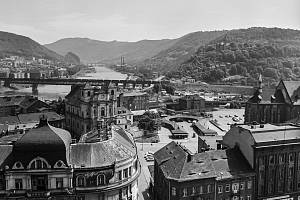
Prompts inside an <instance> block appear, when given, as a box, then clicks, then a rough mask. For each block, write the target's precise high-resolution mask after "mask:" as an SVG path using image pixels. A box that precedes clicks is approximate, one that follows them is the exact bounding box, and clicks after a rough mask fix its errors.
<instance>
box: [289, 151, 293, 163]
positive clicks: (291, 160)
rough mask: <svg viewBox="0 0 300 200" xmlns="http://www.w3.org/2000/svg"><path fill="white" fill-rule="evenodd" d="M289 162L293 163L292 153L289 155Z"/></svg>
mask: <svg viewBox="0 0 300 200" xmlns="http://www.w3.org/2000/svg"><path fill="white" fill-rule="evenodd" d="M289 162H294V154H293V153H290V154H289Z"/></svg>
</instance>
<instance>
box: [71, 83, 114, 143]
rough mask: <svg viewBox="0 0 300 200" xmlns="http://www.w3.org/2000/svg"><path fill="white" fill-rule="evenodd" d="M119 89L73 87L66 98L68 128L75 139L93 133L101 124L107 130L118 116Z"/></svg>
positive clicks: (87, 86)
mask: <svg viewBox="0 0 300 200" xmlns="http://www.w3.org/2000/svg"><path fill="white" fill-rule="evenodd" d="M117 97H118V94H117V88H116V87H115V86H113V85H108V86H102V87H101V88H100V87H93V86H90V85H85V86H72V88H71V92H70V93H69V94H68V95H67V96H66V101H65V104H66V108H65V109H66V128H67V130H69V131H70V132H71V133H72V134H73V135H74V137H75V138H80V136H81V135H82V134H84V133H87V132H89V131H91V130H92V129H93V128H95V127H96V126H97V125H98V123H99V122H100V123H101V124H100V126H101V127H103V128H106V127H107V126H108V124H109V123H110V122H111V120H112V119H113V118H114V117H115V116H116V115H117Z"/></svg>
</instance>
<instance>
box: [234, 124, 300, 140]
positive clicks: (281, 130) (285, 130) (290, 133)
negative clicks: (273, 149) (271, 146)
mask: <svg viewBox="0 0 300 200" xmlns="http://www.w3.org/2000/svg"><path fill="white" fill-rule="evenodd" d="M239 127H241V128H243V129H246V130H248V131H249V132H250V133H252V137H253V139H254V140H255V142H256V143H267V142H274V141H275V142H284V141H285V142H288V141H289V140H299V141H300V127H297V126H292V125H284V126H276V125H272V124H264V125H263V126H260V125H239Z"/></svg>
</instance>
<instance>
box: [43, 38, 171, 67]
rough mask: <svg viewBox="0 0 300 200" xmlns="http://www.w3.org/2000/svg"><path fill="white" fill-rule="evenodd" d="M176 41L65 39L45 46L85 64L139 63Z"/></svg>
mask: <svg viewBox="0 0 300 200" xmlns="http://www.w3.org/2000/svg"><path fill="white" fill-rule="evenodd" d="M175 42H176V40H169V39H163V40H141V41H138V42H119V41H111V42H105V41H99V40H92V39H88V38H65V39H61V40H58V41H56V42H54V43H51V44H46V45H45V46H46V47H47V48H49V49H51V50H53V51H55V52H57V53H59V54H61V55H65V54H67V53H68V52H73V53H75V54H76V55H78V56H79V57H80V59H81V61H83V62H104V63H114V64H117V63H119V62H120V57H121V56H124V57H125V62H126V63H137V62H140V61H143V60H145V59H146V58H150V57H152V56H154V55H156V54H157V53H159V52H160V51H162V50H165V49H167V48H169V47H170V46H172V45H173V44H174V43H175Z"/></svg>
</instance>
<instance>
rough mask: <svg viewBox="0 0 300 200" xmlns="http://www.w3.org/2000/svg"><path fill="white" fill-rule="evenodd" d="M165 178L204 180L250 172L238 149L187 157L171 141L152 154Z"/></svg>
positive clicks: (183, 149) (185, 151)
mask: <svg viewBox="0 0 300 200" xmlns="http://www.w3.org/2000/svg"><path fill="white" fill-rule="evenodd" d="M154 158H155V161H156V162H157V166H158V167H160V168H161V170H162V172H163V173H164V175H165V177H166V178H169V179H176V180H180V181H185V180H197V179H204V178H205V179H206V178H217V179H225V178H232V177H234V176H242V175H244V174H248V173H250V174H251V175H254V171H253V170H252V168H251V167H250V165H249V164H248V162H247V160H246V159H245V158H244V157H243V155H242V153H241V152H240V150H239V149H238V148H234V149H226V150H214V151H206V152H202V153H197V154H195V155H192V154H190V152H188V151H187V150H186V149H185V148H184V147H182V146H180V145H178V144H176V143H175V142H171V143H169V144H167V145H166V146H165V147H163V148H161V149H160V150H159V151H157V152H156V153H155V154H154Z"/></svg>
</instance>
